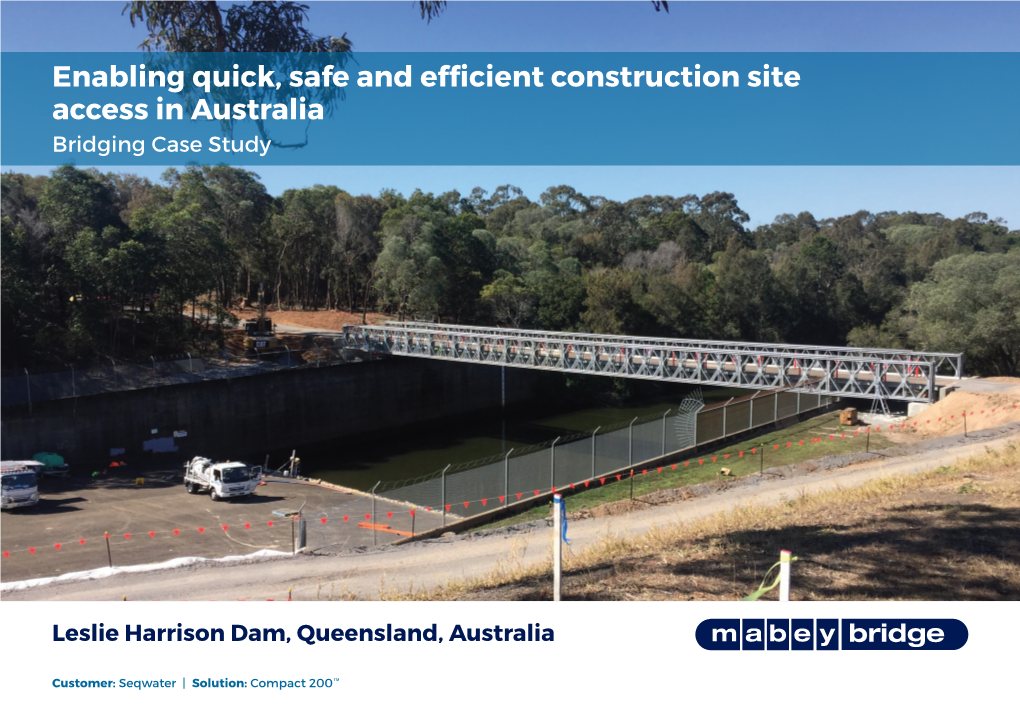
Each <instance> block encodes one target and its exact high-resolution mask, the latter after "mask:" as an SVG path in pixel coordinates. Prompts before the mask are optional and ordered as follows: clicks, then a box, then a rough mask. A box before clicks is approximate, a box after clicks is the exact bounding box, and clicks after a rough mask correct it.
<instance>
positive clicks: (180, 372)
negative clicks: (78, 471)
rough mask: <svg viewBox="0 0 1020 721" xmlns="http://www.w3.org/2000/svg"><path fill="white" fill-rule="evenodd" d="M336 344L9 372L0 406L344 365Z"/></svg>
mask: <svg viewBox="0 0 1020 721" xmlns="http://www.w3.org/2000/svg"><path fill="white" fill-rule="evenodd" d="M337 341H340V339H339V338H337V339H336V341H334V344H333V345H331V346H328V347H327V346H325V345H316V346H315V348H314V350H313V351H304V352H303V353H302V352H299V351H296V350H295V351H291V350H290V349H289V348H286V347H282V348H281V349H280V350H279V351H275V352H274V353H273V354H272V355H268V354H265V353H262V354H261V355H260V354H259V353H257V352H256V353H254V354H253V355H251V356H241V355H234V354H231V353H229V352H227V351H224V352H223V353H222V354H221V355H220V356H218V357H214V358H213V357H208V358H202V357H198V356H192V355H188V354H185V355H175V356H168V357H167V356H152V357H150V358H149V361H148V362H147V363H118V362H116V361H115V360H106V361H102V362H97V363H93V364H92V365H90V366H88V367H77V366H75V365H74V364H71V363H68V364H66V365H64V366H62V367H56V368H38V369H28V368H22V369H21V370H20V371H18V370H9V371H5V372H4V376H3V378H0V405H3V406H16V405H28V404H31V403H40V402H42V401H52V400H57V399H60V398H75V397H78V396H91V395H99V394H100V393H110V392H115V391H128V390H138V389H140V388H151V387H154V386H167V385H175V384H178V383H196V382H198V381H207V380H218V379H222V378H239V377H242V376H251V375H259V374H261V373H275V372H277V371H281V370H286V369H288V368H296V367H301V366H307V365H334V364H337V363H344V362H346V361H345V360H344V358H343V353H342V351H343V345H342V343H340V342H337Z"/></svg>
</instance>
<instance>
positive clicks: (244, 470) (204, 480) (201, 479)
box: [184, 456, 262, 501]
mask: <svg viewBox="0 0 1020 721" xmlns="http://www.w3.org/2000/svg"><path fill="white" fill-rule="evenodd" d="M261 481H262V466H254V467H248V466H246V465H245V464H243V463H238V462H236V461H235V462H233V463H231V462H230V461H227V462H226V463H213V462H212V461H211V460H209V459H208V458H203V457H201V456H195V457H194V458H192V459H191V460H190V461H188V462H187V463H186V464H185V465H184V488H185V490H187V492H188V493H208V494H209V495H210V497H211V498H212V499H213V500H214V501H219V500H222V499H224V498H234V497H236V496H248V495H251V494H252V493H254V492H255V489H256V488H257V487H258V485H259V483H260V482H261Z"/></svg>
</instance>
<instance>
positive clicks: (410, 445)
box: [270, 388, 747, 490]
mask: <svg viewBox="0 0 1020 721" xmlns="http://www.w3.org/2000/svg"><path fill="white" fill-rule="evenodd" d="M689 392H690V391H689V389H684V391H683V392H678V393H676V394H675V395H657V396H655V397H653V398H648V397H645V398H638V399H635V400H633V401H631V402H626V403H623V404H621V405H614V406H612V407H601V406H596V405H592V406H590V407H583V408H577V407H576V406H575V407H574V408H572V409H570V410H567V411H563V412H557V411H556V410H555V409H549V408H548V407H543V408H536V409H532V410H528V409H525V410H518V411H516V412H515V413H513V414H512V415H507V417H505V418H504V417H503V414H502V413H500V412H499V411H493V412H491V413H489V414H485V415H479V416H476V417H473V418H470V419H463V418H461V419H458V420H457V421H456V422H453V423H449V424H443V423H442V422H437V423H436V424H434V426H433V427H430V428H426V429H421V428H417V429H400V430H397V431H393V432H392V433H391V434H390V436H389V437H388V438H385V439H382V440H378V441H373V442H351V441H345V440H338V441H335V442H327V443H320V444H316V445H314V446H310V447H307V448H299V449H298V456H300V457H301V461H302V471H303V473H304V475H306V476H309V477H312V478H321V479H323V480H326V481H330V482H333V483H338V484H340V485H343V486H347V487H349V488H359V489H363V490H367V489H370V488H371V487H372V486H373V485H375V483H376V481H397V480H402V479H405V478H414V477H417V476H423V475H425V474H428V473H432V472H434V471H439V470H442V469H443V468H445V467H446V466H447V465H448V464H451V463H464V462H467V461H473V460H476V459H479V458H485V457H488V456H495V455H498V454H503V453H506V452H508V451H510V450H511V449H514V448H523V447H525V446H530V445H533V444H536V443H544V442H546V441H551V440H553V439H554V438H556V437H558V436H564V437H565V436H569V435H573V434H575V433H579V432H583V431H592V430H594V429H595V428H597V427H599V426H609V425H612V424H616V423H621V422H622V423H626V422H627V421H630V420H631V419H633V418H634V417H635V416H646V415H652V414H662V413H665V412H666V411H667V410H670V409H673V410H676V408H677V405H678V404H679V403H680V401H681V400H683V398H684V397H685V396H686V395H687V394H689ZM703 393H704V398H705V402H706V403H714V402H718V401H720V400H724V399H726V398H729V397H735V396H742V395H746V394H747V392H746V391H741V390H737V389H723V388H706V389H704V390H703ZM276 455H280V454H276ZM276 455H274V457H273V458H271V459H270V461H271V465H273V466H275V465H279V464H280V463H282V462H283V460H284V459H283V457H280V458H279V459H278V460H277V457H276Z"/></svg>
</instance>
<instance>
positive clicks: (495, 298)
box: [481, 270, 535, 328]
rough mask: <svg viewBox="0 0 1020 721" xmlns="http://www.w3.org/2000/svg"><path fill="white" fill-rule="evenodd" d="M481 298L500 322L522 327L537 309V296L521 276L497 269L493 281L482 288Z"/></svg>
mask: <svg viewBox="0 0 1020 721" xmlns="http://www.w3.org/2000/svg"><path fill="white" fill-rule="evenodd" d="M481 299H482V301H483V302H484V303H487V304H488V305H489V306H490V308H491V309H492V315H493V316H494V317H495V318H496V320H497V321H499V322H500V323H506V324H508V325H510V326H512V327H514V328H520V327H521V325H522V324H523V323H524V322H525V321H526V320H528V318H529V317H530V316H531V313H532V312H533V311H534V309H535V297H534V295H533V294H532V293H531V291H530V289H529V288H528V286H527V285H526V284H525V283H524V281H522V280H521V279H520V278H518V277H517V276H515V275H514V274H513V273H510V272H509V271H506V270H497V271H496V274H495V277H494V278H493V280H492V282H491V283H489V284H488V285H487V286H485V287H484V288H482V292H481Z"/></svg>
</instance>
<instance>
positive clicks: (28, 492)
mask: <svg viewBox="0 0 1020 721" xmlns="http://www.w3.org/2000/svg"><path fill="white" fill-rule="evenodd" d="M42 465H43V464H42V463H39V462H37V461H2V462H0V476H2V481H0V485H2V490H0V507H2V508H3V510H5V511H6V510H8V509H11V508H24V507H26V506H34V505H35V504H37V503H38V502H39V473H40V469H41V467H42Z"/></svg>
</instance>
